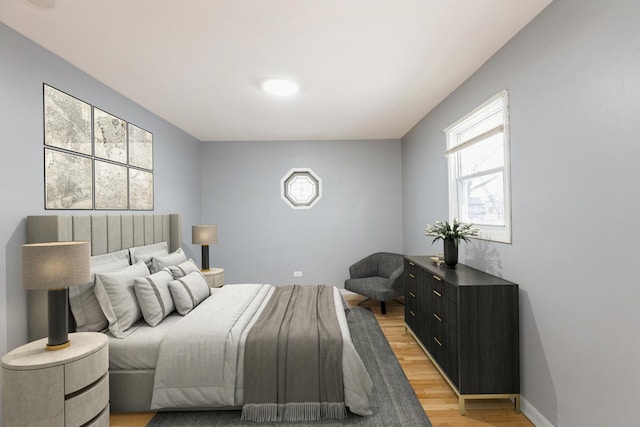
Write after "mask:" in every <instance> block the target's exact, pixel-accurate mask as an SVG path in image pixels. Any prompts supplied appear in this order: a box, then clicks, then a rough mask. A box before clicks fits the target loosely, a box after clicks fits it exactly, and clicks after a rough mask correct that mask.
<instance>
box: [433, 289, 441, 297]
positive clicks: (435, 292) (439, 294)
mask: <svg viewBox="0 0 640 427" xmlns="http://www.w3.org/2000/svg"><path fill="white" fill-rule="evenodd" d="M433 293H434V294H436V295H437V296H439V297H442V294H441V293H440V292H438V291H436V290H435V289H434V290H433Z"/></svg>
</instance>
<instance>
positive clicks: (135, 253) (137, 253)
mask: <svg viewBox="0 0 640 427" xmlns="http://www.w3.org/2000/svg"><path fill="white" fill-rule="evenodd" d="M129 254H130V255H131V264H135V263H136V262H138V261H140V260H142V261H144V262H145V263H146V264H147V268H148V269H151V259H152V258H153V257H154V256H165V255H169V249H167V242H160V243H153V244H151V245H144V246H135V247H133V248H129Z"/></svg>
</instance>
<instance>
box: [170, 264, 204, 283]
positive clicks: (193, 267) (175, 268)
mask: <svg viewBox="0 0 640 427" xmlns="http://www.w3.org/2000/svg"><path fill="white" fill-rule="evenodd" d="M169 270H170V271H171V274H172V275H173V278H174V279H179V278H181V277H184V276H186V275H187V274H189V273H193V272H194V271H200V269H199V268H198V265H197V264H196V262H195V261H194V260H192V259H188V260H186V261H185V262H183V263H181V264H178V265H170V266H169Z"/></svg>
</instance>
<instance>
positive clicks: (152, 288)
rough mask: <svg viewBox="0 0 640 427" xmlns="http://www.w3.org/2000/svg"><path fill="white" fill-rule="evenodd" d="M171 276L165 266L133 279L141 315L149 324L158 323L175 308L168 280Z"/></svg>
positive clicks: (170, 279) (171, 278) (154, 324)
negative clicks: (155, 271) (150, 273)
mask: <svg viewBox="0 0 640 427" xmlns="http://www.w3.org/2000/svg"><path fill="white" fill-rule="evenodd" d="M172 280H173V276H172V275H171V272H170V271H169V269H167V268H165V269H162V270H160V271H158V272H157V273H154V274H152V275H150V276H146V277H137V278H136V279H135V281H134V285H133V286H134V289H135V292H136V298H137V299H138V304H139V305H140V311H142V317H144V320H145V322H147V323H148V324H149V326H156V325H158V324H159V323H160V322H161V321H162V319H164V318H165V317H167V316H168V315H169V313H171V312H172V311H174V310H175V306H174V305H173V299H171V291H169V282H171V281H172Z"/></svg>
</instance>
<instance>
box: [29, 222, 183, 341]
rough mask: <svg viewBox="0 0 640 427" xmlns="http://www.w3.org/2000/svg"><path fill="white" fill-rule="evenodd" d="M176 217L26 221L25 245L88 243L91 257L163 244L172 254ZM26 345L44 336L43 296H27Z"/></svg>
mask: <svg viewBox="0 0 640 427" xmlns="http://www.w3.org/2000/svg"><path fill="white" fill-rule="evenodd" d="M181 230H182V224H181V220H180V214H141V215H40V216H28V217H27V243H42V242H65V241H88V242H91V255H102V254H105V253H109V252H115V251H119V250H121V249H128V248H131V247H134V246H143V245H149V244H151V243H158V242H164V241H166V242H167V245H168V247H169V251H170V252H173V251H175V250H176V249H178V248H179V247H180V246H181V245H182V231H181ZM27 317H28V318H27V334H28V339H29V341H33V340H35V339H39V338H43V337H46V336H47V293H46V291H29V292H28V295H27Z"/></svg>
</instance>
